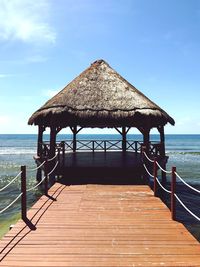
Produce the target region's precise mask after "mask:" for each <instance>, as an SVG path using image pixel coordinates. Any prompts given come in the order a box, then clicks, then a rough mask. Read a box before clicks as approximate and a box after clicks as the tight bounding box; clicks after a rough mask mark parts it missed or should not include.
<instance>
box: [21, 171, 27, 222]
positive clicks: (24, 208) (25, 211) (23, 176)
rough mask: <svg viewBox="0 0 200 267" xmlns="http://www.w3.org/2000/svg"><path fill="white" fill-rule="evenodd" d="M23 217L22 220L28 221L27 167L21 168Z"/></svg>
mask: <svg viewBox="0 0 200 267" xmlns="http://www.w3.org/2000/svg"><path fill="white" fill-rule="evenodd" d="M21 172H22V173H21V193H22V196H21V217H22V220H24V221H25V220H26V219H27V207H26V166H21Z"/></svg>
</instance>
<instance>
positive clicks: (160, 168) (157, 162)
mask: <svg viewBox="0 0 200 267" xmlns="http://www.w3.org/2000/svg"><path fill="white" fill-rule="evenodd" d="M156 164H157V166H158V167H159V169H161V171H163V172H165V173H169V174H171V173H172V171H167V170H164V169H163V168H162V167H161V166H160V164H159V163H158V162H157V161H156Z"/></svg>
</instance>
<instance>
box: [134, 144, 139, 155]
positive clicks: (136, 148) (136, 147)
mask: <svg viewBox="0 0 200 267" xmlns="http://www.w3.org/2000/svg"><path fill="white" fill-rule="evenodd" d="M134 143H135V153H136V155H137V150H138V142H137V141H135V142H134Z"/></svg>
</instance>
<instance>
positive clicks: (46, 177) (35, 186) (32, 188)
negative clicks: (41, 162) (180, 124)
mask: <svg viewBox="0 0 200 267" xmlns="http://www.w3.org/2000/svg"><path fill="white" fill-rule="evenodd" d="M46 162H47V161H46ZM46 162H45V163H46ZM58 163H59V162H58V161H57V162H56V164H55V165H54V167H53V169H52V170H51V171H50V172H49V173H47V174H46V175H45V176H44V177H43V178H42V179H41V181H40V182H39V183H37V184H36V185H34V186H33V187H31V188H29V189H27V190H26V192H30V191H32V190H34V189H36V188H37V187H38V186H39V185H41V184H42V183H43V182H44V180H45V179H48V177H49V175H51V174H52V173H53V172H54V171H55V169H56V167H57V166H58Z"/></svg>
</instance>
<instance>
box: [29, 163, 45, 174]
mask: <svg viewBox="0 0 200 267" xmlns="http://www.w3.org/2000/svg"><path fill="white" fill-rule="evenodd" d="M44 164H45V161H43V162H42V163H41V164H40V165H39V166H38V167H36V168H33V169H27V171H29V172H34V171H37V170H39V169H40V168H41V167H42V166H43V165H44Z"/></svg>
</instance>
